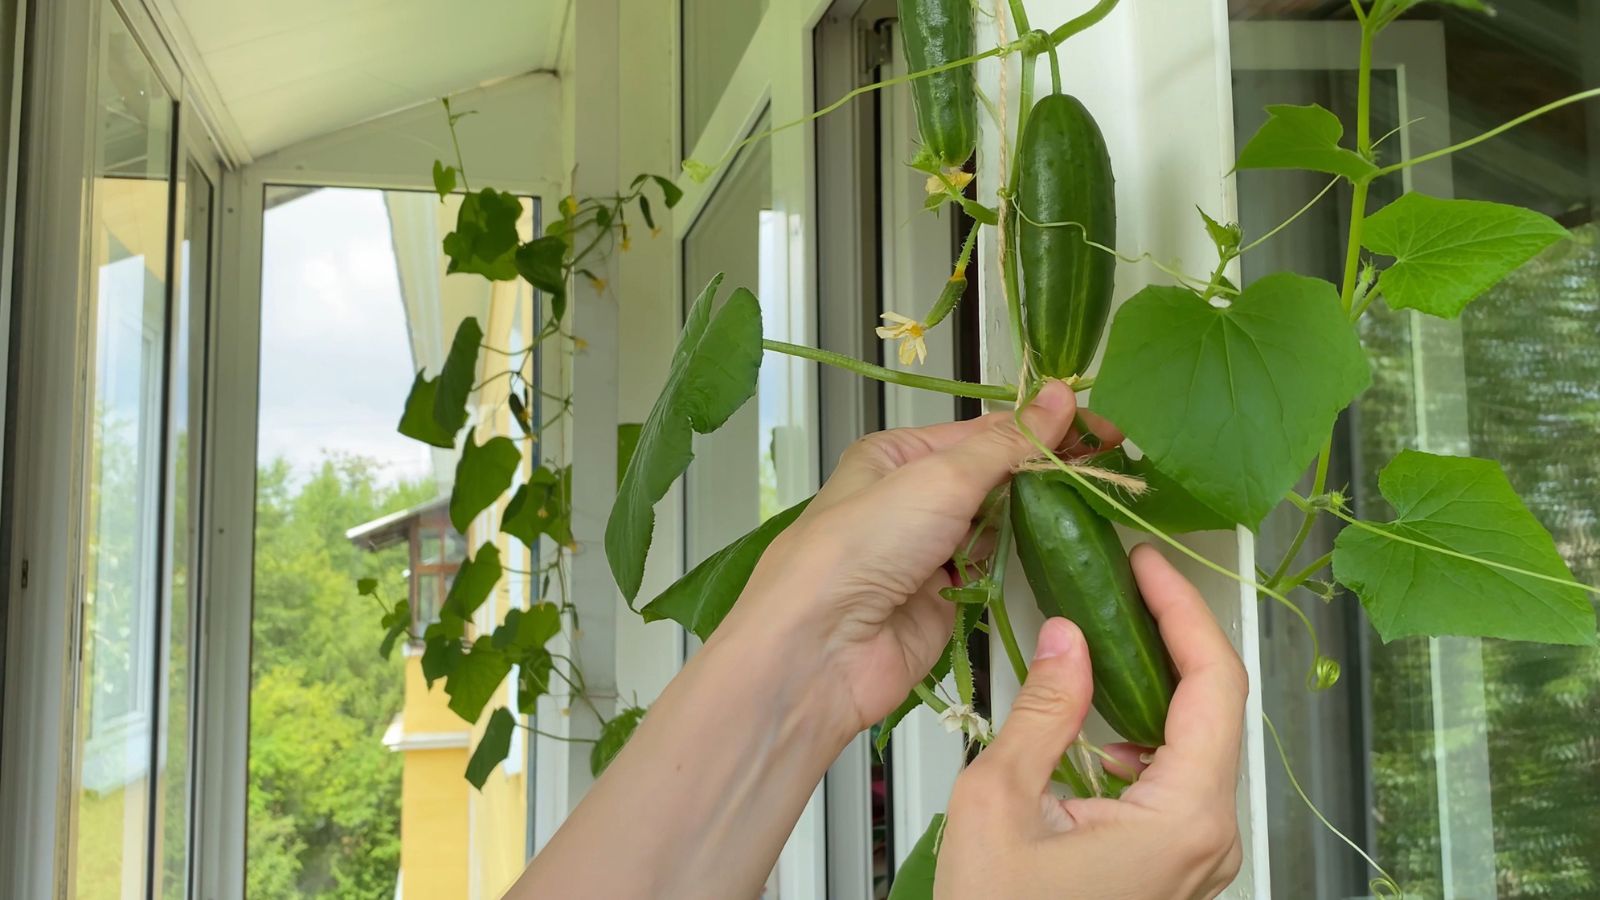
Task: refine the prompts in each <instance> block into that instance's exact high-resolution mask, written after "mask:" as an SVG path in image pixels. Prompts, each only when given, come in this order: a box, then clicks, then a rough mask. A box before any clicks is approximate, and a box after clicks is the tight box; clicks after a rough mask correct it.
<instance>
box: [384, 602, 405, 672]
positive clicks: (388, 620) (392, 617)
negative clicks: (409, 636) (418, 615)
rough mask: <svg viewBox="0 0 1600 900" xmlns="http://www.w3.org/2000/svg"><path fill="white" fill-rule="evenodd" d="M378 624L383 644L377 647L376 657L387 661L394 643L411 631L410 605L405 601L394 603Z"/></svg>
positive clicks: (392, 650)
mask: <svg viewBox="0 0 1600 900" xmlns="http://www.w3.org/2000/svg"><path fill="white" fill-rule="evenodd" d="M380 624H381V625H382V626H383V629H384V632H383V642H382V643H381V644H379V645H378V655H379V656H382V657H383V658H384V659H388V658H389V654H391V653H393V652H394V645H395V642H397V641H399V640H400V637H401V635H404V634H406V633H407V632H409V631H410V630H411V603H410V602H409V601H406V600H401V601H400V602H398V603H396V604H395V605H394V608H393V609H391V610H389V611H388V612H387V613H384V616H383V621H382V622H381V623H380Z"/></svg>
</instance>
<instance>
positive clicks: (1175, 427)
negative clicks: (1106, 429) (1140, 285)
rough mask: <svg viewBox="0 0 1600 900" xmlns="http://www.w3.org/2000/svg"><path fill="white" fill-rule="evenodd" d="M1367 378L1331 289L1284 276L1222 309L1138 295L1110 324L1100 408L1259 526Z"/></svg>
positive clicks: (1189, 486)
mask: <svg viewBox="0 0 1600 900" xmlns="http://www.w3.org/2000/svg"><path fill="white" fill-rule="evenodd" d="M1371 377H1372V376H1371V372H1370V370H1369V369H1368V366H1367V357H1366V354H1365V353H1364V352H1362V349H1361V344H1360V342H1359V341H1358V340H1357V339H1356V335H1355V331H1354V329H1352V328H1351V326H1350V323H1349V320H1348V319H1347V318H1346V317H1345V315H1344V313H1343V312H1342V311H1341V310H1340V307H1339V297H1338V294H1337V293H1336V292H1335V291H1334V289H1333V285H1331V284H1328V283H1327V282H1326V281H1321V280H1319V279H1316V278H1305V277H1303V276H1300V275H1294V274H1291V273H1288V272H1281V273H1278V274H1276V275H1269V276H1267V277H1265V278H1262V279H1260V280H1259V281H1257V282H1256V283H1254V284H1252V285H1250V287H1249V288H1247V289H1245V291H1244V293H1243V294H1241V295H1240V296H1239V298H1238V299H1237V300H1235V301H1234V302H1233V303H1232V304H1228V305H1224V306H1221V307H1216V306H1212V305H1210V304H1208V303H1206V302H1204V301H1202V300H1201V299H1200V298H1199V296H1198V295H1196V294H1194V293H1193V292H1191V291H1188V290H1185V289H1183V288H1173V287H1148V288H1145V289H1144V290H1142V291H1140V292H1139V293H1138V294H1136V295H1135V296H1134V297H1133V298H1131V299H1130V300H1128V302H1127V303H1126V304H1124V305H1123V306H1122V308H1121V309H1119V310H1118V311H1117V315H1116V319H1115V320H1114V321H1113V322H1112V325H1111V337H1110V340H1109V341H1108V343H1107V346H1106V354H1105V360H1104V361H1103V362H1102V363H1101V366H1100V372H1099V374H1098V375H1097V376H1096V378H1095V386H1094V405H1095V409H1096V410H1097V411H1098V412H1100V413H1102V414H1103V415H1106V416H1108V417H1110V419H1111V420H1112V421H1114V422H1116V423H1117V425H1118V426H1120V427H1121V428H1122V430H1123V431H1124V432H1125V433H1126V434H1127V435H1128V437H1130V438H1132V439H1133V440H1134V442H1135V443H1137V444H1138V445H1139V447H1140V448H1141V449H1142V450H1143V451H1144V453H1145V456H1146V457H1147V458H1149V459H1150V460H1151V461H1152V463H1153V464H1154V465H1155V466H1156V467H1157V468H1159V469H1160V470H1161V471H1162V472H1164V473H1166V474H1167V475H1169V476H1171V477H1172V478H1173V479H1174V480H1175V481H1177V482H1178V483H1179V484H1181V485H1182V486H1183V488H1184V489H1185V490H1187V491H1188V492H1189V493H1190V494H1192V495H1193V496H1194V497H1195V499H1197V500H1199V501H1200V502H1201V503H1202V504H1204V505H1205V506H1207V507H1209V508H1211V509H1213V510H1215V511H1217V512H1218V513H1221V514H1222V515H1224V516H1226V517H1228V518H1229V519H1231V520H1232V521H1234V522H1238V523H1240V524H1243V525H1247V526H1250V527H1252V528H1254V527H1255V526H1256V525H1257V524H1258V523H1260V521H1261V519H1262V517H1263V516H1265V515H1266V514H1267V512H1268V511H1269V510H1271V509H1272V507H1273V506H1275V505H1277V503H1278V502H1279V501H1280V500H1282V499H1283V496H1284V493H1285V492H1286V491H1288V490H1289V488H1291V487H1293V486H1294V483H1295V481H1296V480H1297V479H1299V477H1300V475H1301V474H1302V473H1303V472H1304V471H1305V469H1306V466H1307V465H1308V464H1309V463H1310V462H1311V459H1312V457H1314V456H1315V455H1316V453H1317V450H1318V448H1319V447H1321V445H1322V442H1323V441H1324V440H1325V439H1326V438H1327V435H1328V431H1329V429H1331V428H1332V427H1333V421H1334V419H1335V417H1337V416H1338V414H1339V411H1340V410H1342V409H1344V408H1345V407H1346V406H1347V405H1349V403H1350V401H1351V400H1352V399H1354V398H1355V396H1356V395H1357V394H1360V393H1361V392H1362V391H1363V390H1365V389H1366V387H1367V384H1368V383H1369V382H1370V381H1371Z"/></svg>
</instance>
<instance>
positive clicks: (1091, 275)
mask: <svg viewBox="0 0 1600 900" xmlns="http://www.w3.org/2000/svg"><path fill="white" fill-rule="evenodd" d="M1016 207H1017V219H1018V221H1017V228H1016V231H1017V252H1018V254H1019V255H1020V261H1021V263H1022V321H1023V324H1024V326H1025V327H1026V329H1027V334H1028V345H1029V346H1030V347H1031V348H1032V349H1033V364H1034V369H1035V371H1037V372H1038V373H1039V374H1041V375H1047V376H1049V377H1051V378H1066V377H1068V376H1071V375H1082V374H1084V369H1086V368H1087V367H1088V365H1089V361H1090V360H1091V359H1093V358H1094V351H1095V348H1096V347H1098V346H1099V345H1100V334H1101V332H1102V331H1104V330H1105V324H1106V314H1107V313H1108V312H1109V311H1110V309H1111V289H1112V279H1113V277H1114V275H1115V273H1116V262H1117V261H1116V258H1115V257H1113V256H1112V255H1111V254H1110V253H1107V252H1105V251H1104V250H1100V249H1096V248H1095V247H1092V246H1090V244H1089V242H1093V243H1095V244H1099V245H1101V246H1103V247H1114V246H1116V241H1117V201H1116V190H1115V187H1114V184H1113V179H1112V175H1111V157H1110V155H1109V154H1108V153H1107V152H1106V142H1105V138H1104V137H1102V136H1101V134H1100V128H1099V126H1097V125H1096V124H1095V122H1094V118H1093V117H1092V116H1090V115H1089V111H1088V110H1087V109H1085V108H1084V106H1083V104H1082V103H1079V102H1078V100H1077V98H1075V97H1069V96H1067V95H1066V94H1053V95H1051V96H1049V97H1046V98H1044V99H1043V100H1040V101H1039V102H1038V103H1037V104H1035V105H1034V107H1033V111H1032V112H1030V113H1029V114H1028V120H1027V123H1026V124H1025V125H1024V126H1023V129H1022V138H1021V140H1020V141H1018V146H1017V197H1016ZM1067 222H1074V223H1077V224H1075V225H1067V224H1062V223H1067ZM1079 226H1082V227H1079ZM1085 237H1087V238H1088V241H1085V240H1084V238H1085Z"/></svg>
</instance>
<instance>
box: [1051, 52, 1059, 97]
mask: <svg viewBox="0 0 1600 900" xmlns="http://www.w3.org/2000/svg"><path fill="white" fill-rule="evenodd" d="M1050 93H1052V94H1059V93H1061V57H1060V55H1059V54H1058V53H1056V48H1055V45H1054V44H1051V45H1050Z"/></svg>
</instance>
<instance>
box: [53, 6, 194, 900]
mask: <svg viewBox="0 0 1600 900" xmlns="http://www.w3.org/2000/svg"><path fill="white" fill-rule="evenodd" d="M103 12H104V15H103V16H102V19H101V21H102V28H101V40H100V50H99V72H100V76H99V77H100V81H99V87H98V93H97V115H96V129H97V130H96V148H95V149H96V153H95V176H94V181H93V185H92V197H93V208H92V222H91V226H90V229H91V253H92V257H91V263H90V266H91V268H90V279H89V283H90V291H91V294H90V297H91V299H92V301H93V303H94V306H95V310H96V312H95V325H94V344H93V353H94V355H93V368H92V369H91V382H90V385H91V386H90V396H89V407H88V408H89V411H90V423H91V432H90V435H89V451H88V458H87V465H88V471H89V485H88V487H89V490H88V511H87V512H88V519H87V530H88V534H87V545H86V546H85V547H84V584H85V593H84V598H83V624H82V636H83V647H82V674H81V676H80V678H79V685H80V690H81V692H82V696H81V700H80V706H79V710H80V712H79V716H80V721H79V724H78V740H79V742H80V743H79V748H78V752H79V781H80V790H79V794H78V796H77V809H76V811H75V824H76V827H77V834H76V841H75V847H76V851H77V852H76V860H75V871H74V878H73V883H74V886H75V889H76V892H77V895H78V896H80V897H97V898H98V897H125V898H135V897H143V896H144V893H145V881H146V872H147V870H146V856H147V853H148V851H149V844H150V838H149V804H150V802H151V800H150V793H151V783H150V777H149V776H150V751H151V746H152V742H151V738H152V728H153V727H154V722H153V720H152V719H153V717H152V709H151V707H152V705H153V704H152V700H153V699H154V690H153V688H154V684H153V679H154V676H155V673H156V669H157V661H156V654H155V647H156V633H155V626H156V621H157V615H156V598H157V596H158V592H159V590H160V587H159V585H160V565H159V557H158V556H157V553H158V548H159V545H160V542H159V540H158V537H159V534H160V527H161V502H160V501H161V495H160V492H161V465H162V445H163V439H162V434H161V414H162V391H163V388H164V379H163V358H162V357H163V353H164V351H165V345H166V336H167V305H166V281H167V217H168V197H169V195H170V191H171V189H172V184H171V169H172V157H171V145H172V129H173V102H172V99H171V97H170V96H169V95H168V94H167V91H166V89H165V88H164V87H163V86H162V84H161V81H160V80H159V79H158V78H157V76H156V73H155V71H154V69H152V68H151V66H150V63H149V61H148V60H147V59H146V58H145V56H144V54H143V52H142V51H141V50H140V49H139V46H138V44H137V43H136V42H135V40H134V38H133V35H132V34H131V33H130V32H129V30H128V28H127V26H126V24H125V23H124V22H123V21H122V19H121V17H120V15H119V14H118V13H117V10H116V8H115V7H114V6H112V5H111V4H109V3H108V4H106V5H105V8H104V10H103Z"/></svg>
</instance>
